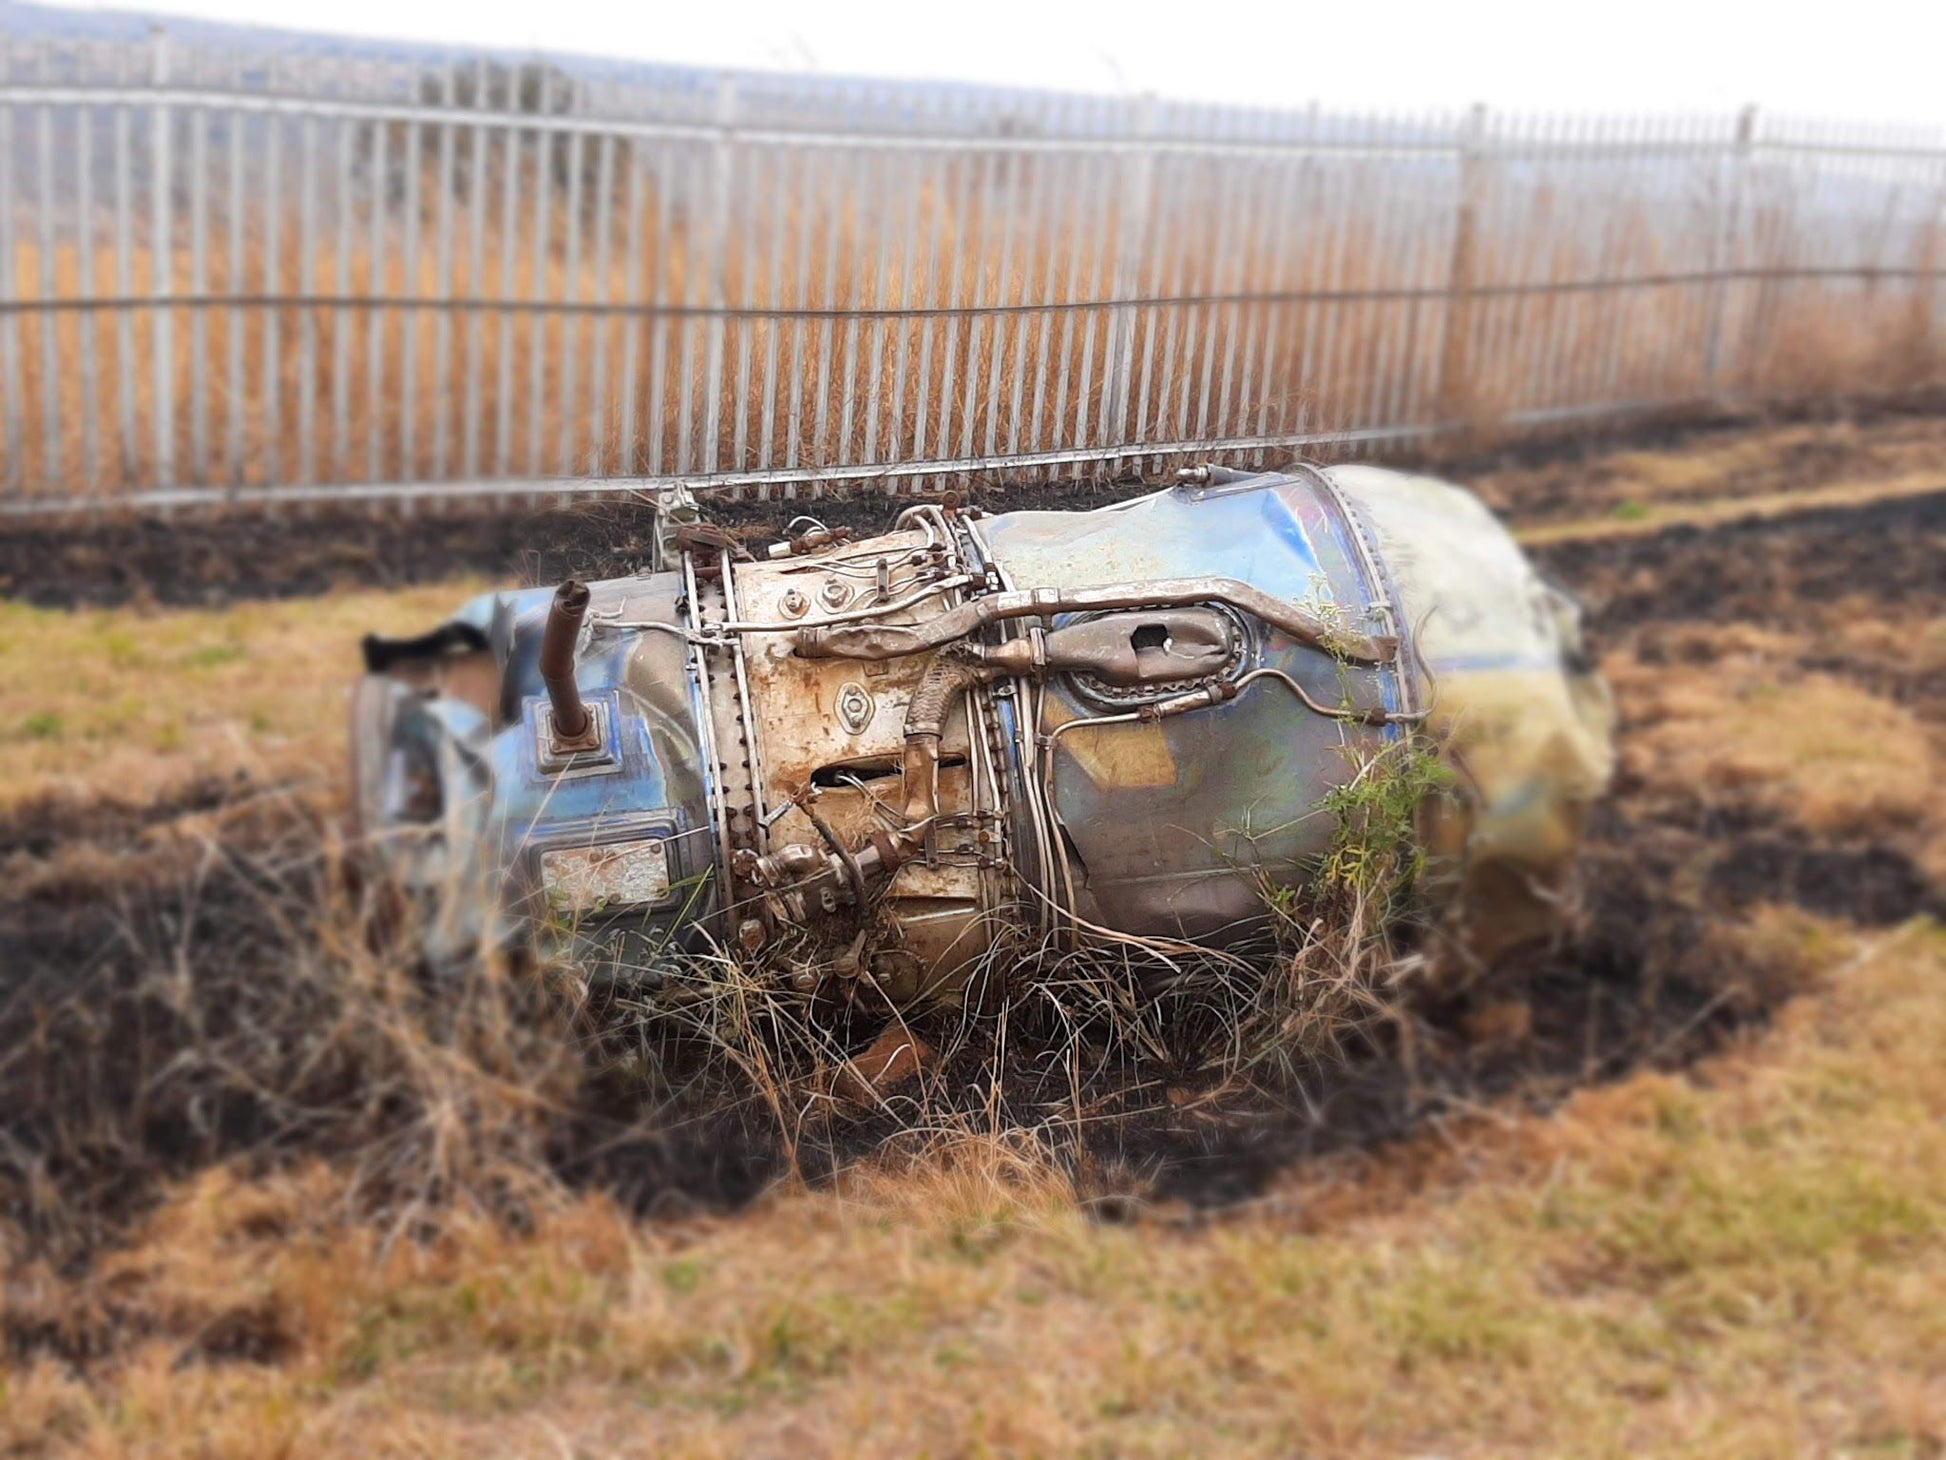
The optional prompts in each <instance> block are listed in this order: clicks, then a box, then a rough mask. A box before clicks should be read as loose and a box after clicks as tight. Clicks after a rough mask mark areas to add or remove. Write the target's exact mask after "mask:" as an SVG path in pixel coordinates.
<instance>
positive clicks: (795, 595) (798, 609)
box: [777, 588, 811, 618]
mask: <svg viewBox="0 0 1946 1460" xmlns="http://www.w3.org/2000/svg"><path fill="white" fill-rule="evenodd" d="M777 606H778V607H779V608H781V609H783V610H784V612H785V613H786V614H788V615H790V617H792V618H802V617H803V616H804V611H805V610H806V609H807V608H809V607H810V606H811V600H810V599H808V598H806V597H805V596H804V595H803V594H802V593H800V592H798V591H797V589H795V588H793V589H791V591H790V592H788V593H786V594H785V595H784V597H783V599H782V601H781V602H779V604H778V605H777Z"/></svg>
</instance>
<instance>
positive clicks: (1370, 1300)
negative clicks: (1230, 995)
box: [4, 930, 1946, 1456]
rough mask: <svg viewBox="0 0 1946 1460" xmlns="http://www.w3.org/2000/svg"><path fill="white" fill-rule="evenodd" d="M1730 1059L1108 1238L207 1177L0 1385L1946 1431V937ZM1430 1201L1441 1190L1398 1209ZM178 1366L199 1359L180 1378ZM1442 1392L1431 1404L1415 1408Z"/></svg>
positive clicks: (134, 1391)
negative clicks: (91, 1354) (413, 1208)
mask: <svg viewBox="0 0 1946 1460" xmlns="http://www.w3.org/2000/svg"><path fill="white" fill-rule="evenodd" d="M1820 936H1821V937H1822V938H1824V944H1823V951H1822V952H1820V953H1818V954H1817V955H1816V956H1817V957H1818V958H1819V959H1820V960H1821V961H1822V962H1824V963H1825V964H1826V965H1827V966H1829V965H1830V964H1831V963H1832V962H1833V961H1834V960H1835V961H1836V962H1838V963H1839V964H1840V965H1841V970H1842V971H1841V976H1840V977H1838V978H1837V979H1836V981H1835V982H1834V983H1833V985H1832V987H1831V991H1830V992H1829V993H1828V994H1826V995H1824V996H1822V997H1821V998H1820V999H1818V1000H1816V1001H1813V1002H1811V1003H1807V1004H1806V1005H1804V1006H1802V1007H1801V1008H1800V1009H1799V1010H1798V1011H1797V1012H1796V1013H1795V1014H1794V1015H1793V1016H1792V1017H1790V1018H1789V1019H1787V1020H1786V1021H1785V1022H1784V1023H1783V1024H1782V1026H1781V1027H1780V1028H1779V1029H1778V1030H1777V1031H1776V1032H1775V1033H1774V1034H1772V1035H1770V1036H1768V1037H1766V1038H1763V1039H1761V1040H1758V1041H1755V1042H1753V1043H1751V1044H1750V1045H1749V1046H1748V1047H1746V1048H1745V1049H1743V1050H1741V1051H1739V1052H1737V1053H1735V1054H1733V1055H1731V1056H1729V1057H1726V1058H1724V1059H1721V1060H1719V1061H1717V1062H1716V1063H1715V1064H1714V1065H1713V1066H1712V1067H1711V1068H1710V1071H1709V1079H1708V1080H1707V1082H1706V1083H1704V1084H1702V1085H1697V1084H1692V1083H1690V1082H1688V1081H1684V1080H1679V1079H1671V1078H1669V1077H1666V1076H1654V1075H1650V1076H1643V1077H1640V1078H1637V1079H1635V1080H1633V1081H1630V1082H1628V1083H1625V1084H1623V1085H1620V1086H1617V1087H1614V1088H1612V1089H1609V1090H1605V1091H1597V1092H1591V1093H1588V1094H1585V1095H1583V1096H1580V1097H1577V1098H1576V1099H1575V1100H1574V1101H1573V1102H1572V1103H1571V1104H1570V1105H1569V1106H1568V1107H1567V1108H1565V1109H1564V1110H1562V1111H1561V1112H1559V1113H1558V1114H1557V1115H1556V1116H1554V1117H1553V1118H1550V1119H1535V1118H1512V1119H1507V1118H1497V1119H1482V1120H1480V1121H1478V1122H1476V1123H1474V1124H1472V1125H1470V1126H1468V1127H1466V1128H1465V1129H1464V1130H1449V1131H1447V1132H1446V1134H1445V1135H1444V1137H1443V1138H1437V1139H1430V1140H1428V1141H1427V1142H1426V1143H1425V1144H1423V1145H1422V1146H1420V1147H1416V1148H1413V1149H1412V1150H1409V1151H1407V1152H1405V1153H1402V1154H1400V1155H1398V1156H1395V1157H1392V1158H1389V1159H1387V1160H1386V1161H1385V1162H1383V1163H1382V1164H1381V1165H1379V1166H1378V1167H1377V1168H1375V1169H1374V1170H1373V1172H1372V1174H1371V1175H1370V1176H1369V1177H1363V1178H1361V1177H1359V1176H1357V1175H1356V1174H1351V1173H1342V1172H1341V1173H1340V1174H1338V1175H1336V1176H1334V1177H1330V1178H1328V1179H1326V1178H1318V1177H1314V1178H1313V1179H1312V1180H1310V1181H1308V1182H1306V1183H1302V1184H1299V1185H1295V1186H1292V1187H1290V1188H1288V1189H1286V1190H1285V1191H1283V1192H1282V1193H1280V1194H1279V1195H1278V1196H1277V1197H1276V1198H1275V1199H1273V1200H1271V1201H1269V1202H1266V1203H1264V1204H1262V1205H1260V1206H1259V1207H1258V1208H1257V1209H1255V1210H1253V1211H1247V1212H1240V1213H1237V1214H1235V1215H1233V1216H1230V1217H1228V1218H1225V1219H1222V1220H1219V1221H1217V1222H1215V1223H1214V1224H1212V1225H1208V1226H1204V1227H1200V1228H1199V1227H1193V1226H1192V1227H1189V1228H1178V1227H1176V1226H1174V1225H1172V1224H1171V1223H1169V1222H1168V1221H1166V1220H1164V1219H1163V1218H1162V1215H1161V1214H1157V1215H1154V1216H1148V1217H1143V1218H1140V1219H1138V1220H1137V1221H1135V1222H1134V1223H1133V1224H1132V1225H1128V1226H1123V1227H1105V1228H1104V1227H1101V1226H1098V1225H1094V1224H1091V1223H1090V1222H1089V1221H1087V1220H1086V1219H1085V1218H1084V1216H1083V1215H1082V1213H1081V1211H1080V1210H1079V1208H1077V1206H1076V1205H1075V1202H1074V1198H1073V1195H1072V1193H1071V1190H1070V1189H1069V1188H1068V1186H1067V1184H1066V1179H1065V1178H1064V1177H1062V1176H1061V1175H1060V1174H1059V1172H1058V1170H1057V1169H1056V1168H1053V1167H1051V1166H1049V1165H1048V1164H1047V1163H1046V1162H1044V1161H1042V1160H1038V1159H1036V1158H1035V1157H1034V1154H1033V1152H1032V1151H1031V1150H1028V1151H1023V1150H1021V1149H1020V1148H1019V1147H1017V1146H1006V1145H1000V1146H996V1145H994V1144H992V1143H990V1142H972V1143H967V1142H961V1143H957V1144H955V1145H953V1146H950V1147H948V1148H945V1149H942V1150H940V1151H939V1152H938V1153H937V1154H936V1155H935V1156H934V1157H933V1158H932V1159H931V1160H929V1161H927V1162H924V1163H921V1164H920V1165H919V1166H917V1167H914V1166H912V1165H906V1166H904V1167H902V1168H900V1169H898V1170H897V1171H896V1172H871V1171H867V1172H861V1173H859V1174H858V1175H856V1176H854V1177H851V1178H847V1179H846V1180H844V1181H841V1182H840V1183H839V1185H838V1186H837V1187H836V1188H835V1189H834V1190H831V1191H829V1192H825V1193H820V1194H810V1193H804V1192H791V1191H785V1192H780V1193H779V1194H778V1195H776V1196H775V1197H773V1198H772V1199H770V1200H769V1201H768V1202H766V1203H765V1204H764V1206H763V1207H762V1208H761V1209H760V1210H758V1211H756V1212H753V1213H750V1214H747V1215H745V1216H742V1217H739V1218H737V1219H734V1220H728V1221H723V1220H708V1221H688V1222H677V1223H673V1224H671V1223H664V1224H659V1225H656V1226H647V1227H645V1226H642V1225H639V1224H637V1223H635V1222H633V1221H631V1220H630V1219H629V1218H627V1217H626V1216H625V1215H623V1214H622V1213H620V1212H618V1211H617V1210H616V1209H615V1208H614V1207H613V1206H611V1205H610V1204H608V1203H607V1202H605V1201H603V1200H600V1199H598V1198H581V1199H578V1200H575V1201H572V1202H569V1203H566V1204H564V1205H562V1206H561V1207H559V1208H558V1209H553V1210H549V1211H546V1212H543V1213H542V1214H540V1215H539V1216H538V1218H537V1219H536V1222H535V1225H534V1226H533V1228H532V1229H531V1230H528V1231H525V1232H522V1233H518V1234H512V1233H509V1232H508V1231H507V1230H506V1229H504V1228H503V1227H499V1226H497V1225H494V1224H492V1223H489V1222H486V1221H483V1220H476V1219H461V1220H458V1221H456V1222H453V1223H451V1224H449V1225H448V1226H447V1227H446V1228H445V1230H444V1231H443V1233H442V1234H441V1235H440V1236H439V1237H437V1238H436V1239H434V1240H432V1241H430V1242H428V1243H423V1244H403V1245H397V1246H394V1247H392V1248H391V1249H390V1251H389V1252H380V1251H379V1250H377V1249H376V1248H375V1246H374V1240H375V1239H374V1238H373V1237H372V1236H371V1235H370V1234H369V1233H368V1232H366V1231H363V1230H360V1229H357V1228H346V1227H344V1226H341V1225H338V1224H334V1223H332V1222H330V1221H329V1220H328V1219H320V1217H319V1215H318V1214H319V1213H321V1212H329V1211H330V1210H332V1208H333V1206H334V1205H335V1203H336V1202H337V1200H338V1199H339V1193H338V1189H337V1186H336V1178H334V1177H333V1176H332V1175H331V1174H330V1173H328V1172H325V1171H322V1170H312V1171H309V1172H306V1173H300V1174H295V1175H292V1176H290V1177H286V1178H283V1179H281V1180H280V1181H279V1182H277V1183H276V1184H274V1185H272V1186H269V1187H263V1186H240V1185H239V1184H238V1183H236V1182H235V1181H234V1179H232V1178H229V1177H227V1176H224V1175H221V1174H217V1175H212V1176H210V1177H206V1178H204V1179H203V1180H201V1181H199V1182H197V1183H195V1184H193V1185H192V1186H190V1187H188V1188H186V1189H184V1190H183V1191H181V1192H180V1193H179V1194H178V1195H177V1196H176V1197H175V1198H174V1199H173V1200H172V1201H171V1202H170V1203H169V1204H168V1205H167V1206H166V1207H165V1208H163V1209H162V1210H161V1211H159V1212H158V1213H157V1214H156V1216H155V1217H154V1218H153V1219H152V1220H151V1222H150V1223H149V1225H148V1226H147V1228H146V1230H145V1232H144V1236H143V1240H142V1241H141V1242H139V1243H138V1244H136V1246H135V1247H134V1248H133V1249H132V1250H131V1251H130V1253H129V1254H128V1255H126V1256H124V1257H121V1258H118V1259H116V1260H115V1261H114V1262H112V1263H110V1264H108V1265H107V1266H106V1267H105V1268H104V1269H103V1270H102V1272H101V1273H100V1274H99V1275H97V1276H96V1277H95V1278H94V1279H92V1280H90V1281H89V1282H88V1283H87V1284H84V1285H82V1286H81V1287H79V1288H77V1287H73V1286H70V1285H66V1284H63V1283H61V1282H60V1281H59V1280H57V1279H55V1278H53V1277H51V1276H49V1275H47V1274H45V1273H24V1272H22V1271H21V1270H19V1269H18V1268H16V1269H15V1270H14V1271H13V1272H12V1273H11V1274H10V1277H11V1282H10V1293H11V1295H12V1296H11V1297H10V1302H11V1303H12V1304H14V1305H16V1306H15V1310H14V1311H15V1316H18V1315H19V1306H18V1305H21V1304H23V1303H26V1304H36V1303H38V1304H42V1305H45V1308H46V1310H47V1311H48V1312H49V1313H51V1314H55V1315H59V1314H65V1313H71V1312H80V1311H86V1310H87V1307H88V1305H89V1304H91V1303H100V1302H105V1301H113V1302H119V1303H121V1304H123V1305H125V1311H126V1312H127V1313H129V1314H131V1315H132V1314H135V1313H140V1314H142V1315H144V1316H145V1321H146V1322H147V1323H148V1324H149V1325H150V1326H149V1328H148V1330H147V1337H146V1338H144V1339H143V1340H141V1341H139V1342H138V1343H137V1344H136V1345H135V1346H134V1347H133V1348H132V1349H131V1350H130V1351H129V1352H128V1353H127V1355H126V1356H125V1357H123V1358H121V1359H119V1360H118V1361H116V1362H115V1363H113V1364H112V1365H110V1366H109V1367H107V1368H105V1369H102V1370H100V1371H98V1372H97V1373H96V1374H95V1376H94V1377H93V1378H91V1379H82V1378H77V1377H75V1376H73V1375H71V1374H68V1373H64V1372H63V1370H62V1369H61V1368H60V1367H59V1366H58V1365H56V1364H54V1363H51V1362H48V1361H41V1362H39V1363H36V1364H29V1365H27V1366H25V1367H23V1368H16V1369H15V1371H14V1372H13V1374H12V1376H11V1377H10V1378H9V1379H8V1380H7V1391H6V1398H7V1404H6V1406H5V1410H4V1413H5V1416H6V1418H5V1421H4V1423H5V1425H6V1427H7V1430H8V1432H9V1433H8V1440H9V1442H10V1443H11V1444H13V1445H14V1446H15V1447H17V1448H21V1449H24V1451H25V1452H26V1453H39V1452H41V1451H43V1450H58V1451H60V1452H63V1453H77V1454H109V1453H114V1454H129V1453H152V1454H164V1453H171V1454H173V1453H183V1452H185V1451H189V1450H193V1451H195V1452H196V1453H203V1454H212V1455H226V1454H233V1455H239V1456H241V1455H261V1454H268V1453H277V1454H287V1455H293V1456H295V1455H308V1454H331V1453H344V1452H345V1451H347V1450H356V1451H357V1452H359V1453H361V1454H372V1455H381V1454H415V1455H418V1454H507V1455H521V1454H548V1453H601V1454H618V1455H620V1454H695V1455H718V1454H753V1453H791V1454H802V1455H823V1454H892V1453H912V1452H914V1451H915V1450H916V1451H920V1452H925V1451H941V1452H947V1453H967V1454H973V1453H1020V1452H1033V1453H1044V1454H1052V1453H1076V1454H1078V1453H1106V1452H1112V1453H1116V1454H1177V1453H1183V1452H1184V1451H1186V1450H1195V1451H1199V1452H1203V1453H1208V1452H1210V1451H1211V1450H1221V1451H1223V1452H1226V1453H1237V1454H1271V1453H1278V1454H1288V1453H1293V1452H1297V1453H1319V1452H1327V1453H1332V1454H1345V1455H1356V1454H1374V1455H1377V1454H1397V1453H1400V1452H1401V1451H1415V1452H1416V1451H1420V1450H1425V1449H1437V1450H1439V1451H1441V1452H1444V1453H1463V1454H1470V1453H1507V1452H1509V1451H1524V1452H1529V1453H1575V1454H1589V1455H1603V1454H1613V1455H1627V1454H1641V1453H1645V1452H1655V1453H1675V1452H1681V1453H1693V1454H1699V1455H1700V1454H1714V1455H1737V1456H1743V1455H1752V1454H1801V1453H1807V1452H1831V1451H1837V1450H1855V1449H1866V1448H1883V1449H1886V1450H1888V1451H1890V1452H1892V1453H1908V1454H1923V1453H1929V1452H1930V1451H1932V1450H1933V1449H1935V1448H1936V1447H1938V1446H1939V1445H1941V1444H1943V1443H1946V1391H1943V1390H1942V1389H1941V1386H1940V1383H1939V1377H1938V1376H1939V1375H1940V1373H1941V1372H1942V1368H1943V1364H1942V1361H1946V1330H1942V1329H1941V1327H1940V1324H1939V1315H1940V1313H1941V1312H1942V1311H1946V1243H1943V1242H1942V1235H1941V1234H1942V1232H1946V1225H1942V1222H1941V1214H1942V1212H1946V1186H1942V1184H1941V1176H1942V1173H1946V1146H1942V1144H1941V1141H1942V1137H1941V1131H1942V1129H1946V1127H1943V1126H1942V1124H1941V1121H1942V1117H1946V1084H1942V1079H1941V1065H1940V1063H1939V1061H1938V1060H1937V1059H1936V1057H1935V1055H1936V1051H1937V1049H1938V1046H1939V1042H1940V1040H1941V1039H1942V1038H1946V1000H1942V997H1941V993H1940V990H1941V988H1942V987H1946V943H1942V941H1941V939H1940V936H1939V934H1938V933H1937V931H1936V930H1935V931H1931V932H1927V931H1921V930H1907V931H1905V932H1903V933H1899V934H1894V935H1892V936H1891V937H1888V938H1885V939H1882V940H1879V941H1876V942H1873V943H1867V944H1863V945H1859V944H1853V943H1850V942H1848V940H1847V939H1845V938H1843V937H1838V938H1835V939H1832V938H1829V937H1828V936H1826V935H1822V934H1821V935H1820ZM1401 1178H1404V1179H1403V1180H1402V1179H1401ZM185 1359H187V1360H188V1362H187V1363H185ZM1407 1390H1409V1392H1410V1395H1411V1402H1410V1403H1401V1402H1400V1395H1401V1393H1402V1391H1407Z"/></svg>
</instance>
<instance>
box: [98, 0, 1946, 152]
mask: <svg viewBox="0 0 1946 1460" xmlns="http://www.w3.org/2000/svg"><path fill="white" fill-rule="evenodd" d="M123 4H124V5H125V6H127V7H129V8H148V7H146V6H142V5H141V0H123ZM154 8H156V9H159V10H167V11H173V12H177V13H181V14H191V15H199V16H204V17H208V18H210V19H217V20H230V21H243V22H252V23H258V24H265V25H278V26H285V27H291V28H295V29H302V30H321V31H333V32H338V33H345V34H361V35H371V36H385V37H391V38H396V39H402V40H418V41H431V42H442V43H459V44H473V45H491V46H497V47H510V48H515V49H541V50H550V51H560V52H582V53H587V54H591V55H602V56H625V57H630V58H634V59H639V60H654V61H674V62H682V63H688V64H696V65H705V66H738V67H744V66H756V67H765V68H782V69H790V70H813V71H821V72H826V73H834V74H854V75H857V74H864V75H883V76H901V77H913V78H941V79H952V80H966V81H983V82H995V83H1001V84H1011V85H1021V86H1041V87H1064V88H1077V89H1083V90H1089V91H1109V92H1141V91H1155V92H1158V93H1160V94H1162V95H1164V96H1182V97H1198V96H1203V97H1210V98H1230V99H1233V100H1236V101H1240V102H1250V103H1264V104H1290V105H1296V104H1302V103H1305V102H1309V101H1312V100H1317V101H1323V102H1326V103H1337V104H1347V103H1349V104H1360V105H1370V106H1386V107H1414V106H1442V107H1458V106H1464V105H1466V104H1468V103H1471V102H1474V101H1485V102H1488V103H1489V104H1493V105H1498V106H1505V107H1508V108H1514V109H1539V110H1548V109H1556V110H1569V109H1572V110H1578V111H1587V110H1629V111H1637V110H1646V111H1656V112H1680V111H1727V110H1734V109H1735V108H1737V107H1739V106H1741V105H1743V104H1744V103H1746V102H1755V103H1757V104H1758V105H1760V106H1762V107H1764V108H1765V109H1766V110H1768V111H1775V112H1786V113H1790V114H1794V115H1815V116H1837V117H1851V118H1857V119H1861V120H1862V119H1877V120H1886V121H1925V122H1946V0H1905V3H1897V0H1844V3H1832V0H1826V3H1820V4H1808V3H1803V0H1608V3H1595V4H1589V3H1576V0H1444V3H1441V0H1363V3H1361V0H1334V3H1329V4H1314V3H1304V0H1284V3H1256V4H1252V3H1248V0H1167V3H1162V0H1121V3H1116V4H1113V5H1084V4H1074V3H1063V0H954V3H940V0H930V3H928V0H845V3H832V0H824V3H820V0H703V3H697V0H677V3H674V4H668V3H664V4H654V3H649V4H643V3H639V0H161V3H159V4H157V5H155V6H154Z"/></svg>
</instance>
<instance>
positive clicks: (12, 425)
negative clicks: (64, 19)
mask: <svg viewBox="0 0 1946 1460" xmlns="http://www.w3.org/2000/svg"><path fill="white" fill-rule="evenodd" d="M19 45H20V42H19V41H17V40H15V39H14V38H12V37H11V36H6V37H0V304H5V303H11V302H12V301H13V300H14V298H15V297H16V295H17V294H18V285H17V281H16V279H15V270H16V269H17V268H18V267H19V262H20V261H19V258H18V256H17V254H16V252H15V247H14V104H13V102H12V101H11V100H9V99H8V98H7V97H6V95H5V92H6V89H7V88H8V87H9V86H11V85H12V84H13V66H14V52H15V50H16V48H17V47H18V46H19ZM20 389H21V369H20V316H19V315H18V314H16V313H15V312H14V311H13V310H6V311H4V312H0V413H4V415H5V417H6V447H7V459H6V463H5V465H4V466H0V476H4V479H5V481H4V484H5V486H6V488H7V489H8V490H9V491H11V492H15V493H19V492H23V491H24V490H25V489H26V483H27V468H26V466H25V464H24V462H23V461H22V459H21V458H22V456H23V454H24V453H25V451H26V444H27V423H26V418H25V416H24V415H23V414H22V412H21V405H20Z"/></svg>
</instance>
